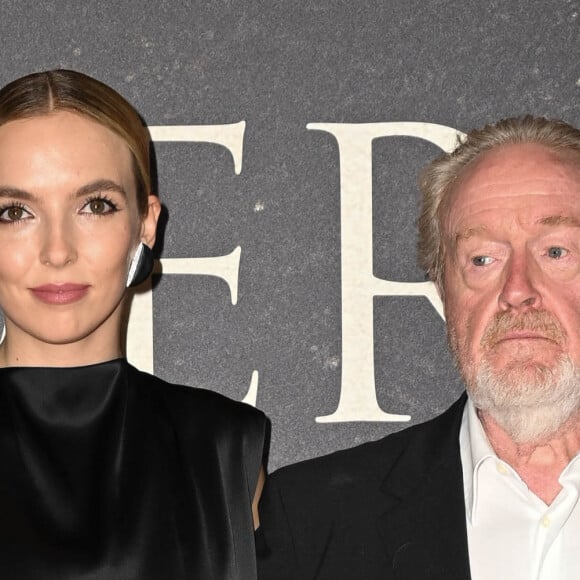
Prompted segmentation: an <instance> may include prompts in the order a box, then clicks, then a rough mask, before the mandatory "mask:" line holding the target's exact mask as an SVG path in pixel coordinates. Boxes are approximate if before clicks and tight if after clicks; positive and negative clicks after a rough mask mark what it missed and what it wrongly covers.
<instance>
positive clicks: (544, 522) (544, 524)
mask: <svg viewBox="0 0 580 580" xmlns="http://www.w3.org/2000/svg"><path fill="white" fill-rule="evenodd" d="M541 523H542V527H544V528H549V527H550V525H551V524H552V522H551V521H550V518H549V517H548V516H544V517H543V518H542V521H541Z"/></svg>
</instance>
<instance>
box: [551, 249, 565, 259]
mask: <svg viewBox="0 0 580 580" xmlns="http://www.w3.org/2000/svg"><path fill="white" fill-rule="evenodd" d="M567 253H568V250H565V249H564V248H561V247H560V246H554V247H552V248H548V256H549V257H550V258H553V259H554V260H559V259H560V258H563V257H564V256H565V255H566V254H567Z"/></svg>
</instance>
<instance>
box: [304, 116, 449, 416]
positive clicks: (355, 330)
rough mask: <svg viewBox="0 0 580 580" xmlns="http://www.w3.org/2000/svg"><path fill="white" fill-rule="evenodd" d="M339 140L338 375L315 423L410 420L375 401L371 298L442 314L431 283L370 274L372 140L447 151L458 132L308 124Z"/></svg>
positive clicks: (400, 126) (430, 127)
mask: <svg viewBox="0 0 580 580" xmlns="http://www.w3.org/2000/svg"><path fill="white" fill-rule="evenodd" d="M307 128H308V129H314V130H318V131H326V132H328V133H330V134H331V135H333V136H334V138H335V139H336V141H337V143H338V150H339V160H340V225H341V290H342V307H341V308H342V376H341V385H340V399H339V403H338V407H337V409H336V410H335V411H334V413H332V414H330V415H325V416H321V417H317V418H316V421H317V422H320V423H338V422H345V421H393V422H394V421H409V420H410V416H409V415H399V414H395V413H387V412H385V411H383V410H382V409H381V408H380V406H379V403H378V401H377V394H376V387H375V366H374V337H373V297H374V296H424V297H425V298H427V299H428V300H429V302H430V303H431V304H432V305H433V307H434V308H435V309H436V310H437V312H438V313H439V314H440V315H441V317H443V306H442V304H441V301H440V299H439V296H438V294H437V291H436V290H435V287H434V285H433V284H432V283H431V282H413V283H404V282H391V281H390V280H382V279H380V278H377V277H376V276H374V274H373V239H372V238H373V231H372V223H373V216H372V143H373V140H374V139H377V138H380V137H393V136H405V137H417V138H419V139H425V140H427V141H430V142H431V143H433V144H435V145H437V146H439V147H441V148H442V149H443V150H445V151H450V150H452V149H453V148H454V147H455V145H456V143H457V136H458V134H459V133H458V131H456V130H455V129H453V128H451V127H446V126H443V125H435V124H432V123H396V122H393V123H367V124H345V123H309V124H308V125H307Z"/></svg>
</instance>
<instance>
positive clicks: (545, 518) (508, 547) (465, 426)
mask: <svg viewBox="0 0 580 580" xmlns="http://www.w3.org/2000/svg"><path fill="white" fill-rule="evenodd" d="M459 443H460V451H461V463H462V467H463V482H464V491H465V512H466V519H467V540H468V545H469V562H470V566H471V577H472V580H504V579H505V580H579V579H580V506H578V495H579V492H580V454H579V455H577V456H576V457H575V458H574V459H573V460H572V461H571V462H570V463H569V464H568V466H567V467H566V469H564V471H563V472H562V474H561V475H560V478H559V482H560V485H562V490H561V491H560V493H559V494H558V496H557V497H556V499H555V500H554V501H553V502H552V504H551V505H549V506H548V505H546V504H545V503H544V502H543V501H542V500H541V499H540V498H539V497H537V496H536V495H535V494H534V493H532V492H531V491H530V490H529V489H528V487H527V485H526V484H525V483H524V482H523V481H522V479H521V478H520V476H519V475H518V474H517V473H516V472H515V470H514V469H512V467H511V466H510V465H508V464H507V463H505V462H504V461H502V460H501V459H499V458H498V457H497V455H496V454H495V452H494V451H493V449H492V447H491V445H490V443H489V441H488V439H487V436H486V435H485V432H484V430H483V427H482V426H481V422H480V421H479V418H478V416H477V413H476V411H475V407H474V406H473V403H472V402H471V401H470V400H468V402H467V405H466V407H465V411H464V413H463V421H462V424H461V431H460V434H459Z"/></svg>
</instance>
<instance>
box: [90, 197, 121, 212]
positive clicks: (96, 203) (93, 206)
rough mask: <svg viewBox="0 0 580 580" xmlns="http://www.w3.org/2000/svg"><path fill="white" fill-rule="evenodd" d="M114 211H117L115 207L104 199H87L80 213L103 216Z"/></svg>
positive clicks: (108, 200)
mask: <svg viewBox="0 0 580 580" xmlns="http://www.w3.org/2000/svg"><path fill="white" fill-rule="evenodd" d="M115 211H117V206H116V205H115V204H114V203H113V202H112V201H111V200H110V199H107V198H105V197H95V198H93V199H89V200H88V201H87V202H86V203H85V205H83V207H82V208H81V213H90V214H93V215H104V214H107V213H112V212H115Z"/></svg>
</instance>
